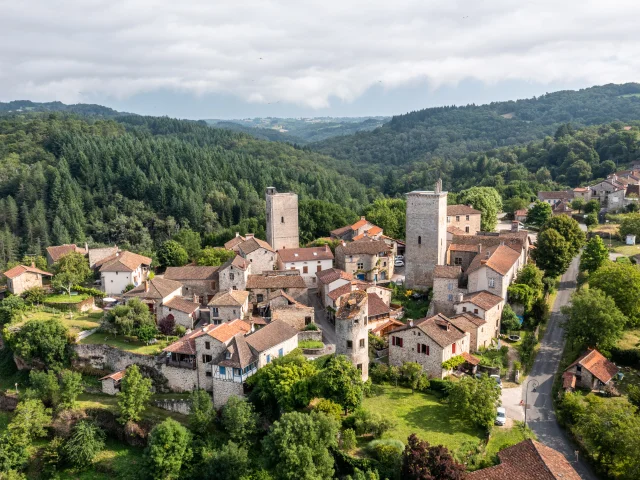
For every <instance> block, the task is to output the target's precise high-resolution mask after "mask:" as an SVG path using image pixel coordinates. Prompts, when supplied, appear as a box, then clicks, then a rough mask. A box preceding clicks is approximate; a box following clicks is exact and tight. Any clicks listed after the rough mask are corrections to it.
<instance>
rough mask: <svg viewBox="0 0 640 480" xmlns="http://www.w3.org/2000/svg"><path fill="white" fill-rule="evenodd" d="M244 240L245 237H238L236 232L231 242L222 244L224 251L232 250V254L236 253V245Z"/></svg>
mask: <svg viewBox="0 0 640 480" xmlns="http://www.w3.org/2000/svg"><path fill="white" fill-rule="evenodd" d="M245 240H246V238H245V237H243V236H242V235H240V234H239V233H238V232H236V236H235V237H233V238H232V239H231V240H229V241H228V242H226V243H225V244H224V248H225V249H226V250H233V251H234V252H236V253H238V250H239V249H238V245H240V244H241V243H242V242H244V241H245Z"/></svg>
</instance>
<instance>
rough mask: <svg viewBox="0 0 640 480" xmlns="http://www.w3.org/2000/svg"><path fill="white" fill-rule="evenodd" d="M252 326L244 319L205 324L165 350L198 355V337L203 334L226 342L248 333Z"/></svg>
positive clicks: (164, 350)
mask: <svg viewBox="0 0 640 480" xmlns="http://www.w3.org/2000/svg"><path fill="white" fill-rule="evenodd" d="M250 330H251V327H250V326H249V325H248V324H247V323H246V322H243V321H242V320H232V321H231V322H225V323H221V324H219V325H213V324H209V325H205V326H204V327H200V328H198V329H196V330H194V331H192V332H191V333H187V334H186V335H185V336H183V337H182V338H180V339H179V340H177V341H175V342H173V343H172V344H171V345H169V346H167V347H166V348H164V349H163V350H162V351H163V352H170V353H183V354H185V355H196V342H195V340H196V338H198V337H200V336H202V335H208V336H210V337H212V338H215V339H216V340H218V341H220V342H222V343H226V342H227V341H229V340H230V339H231V338H233V337H234V336H235V335H237V334H238V333H247V332H249V331H250Z"/></svg>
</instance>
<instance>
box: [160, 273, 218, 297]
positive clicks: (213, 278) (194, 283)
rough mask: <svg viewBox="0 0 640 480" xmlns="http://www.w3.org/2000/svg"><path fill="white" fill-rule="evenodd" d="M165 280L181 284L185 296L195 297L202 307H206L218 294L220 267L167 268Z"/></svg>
mask: <svg viewBox="0 0 640 480" xmlns="http://www.w3.org/2000/svg"><path fill="white" fill-rule="evenodd" d="M164 278H166V279H167V280H175V281H176V282H180V283H181V284H182V293H183V294H184V296H185V297H193V296H194V295H195V296H196V298H197V301H198V302H199V303H200V304H201V305H206V304H207V303H208V302H209V301H210V300H211V299H212V298H213V297H214V296H215V294H216V293H218V282H217V280H218V267H207V266H199V265H187V266H184V267H167V270H166V271H165V272H164Z"/></svg>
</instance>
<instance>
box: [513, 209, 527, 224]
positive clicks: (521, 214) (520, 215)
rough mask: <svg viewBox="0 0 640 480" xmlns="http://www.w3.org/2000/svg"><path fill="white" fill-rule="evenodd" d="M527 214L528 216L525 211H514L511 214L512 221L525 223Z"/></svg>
mask: <svg viewBox="0 0 640 480" xmlns="http://www.w3.org/2000/svg"><path fill="white" fill-rule="evenodd" d="M528 214H529V211H528V210H527V209H522V210H516V211H515V212H513V219H514V220H515V221H516V222H521V223H524V222H526V221H527V215H528Z"/></svg>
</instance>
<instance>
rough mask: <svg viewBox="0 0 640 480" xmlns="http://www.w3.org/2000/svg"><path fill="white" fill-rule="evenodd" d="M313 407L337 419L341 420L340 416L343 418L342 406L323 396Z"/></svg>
mask: <svg viewBox="0 0 640 480" xmlns="http://www.w3.org/2000/svg"><path fill="white" fill-rule="evenodd" d="M313 409H314V410H315V411H317V412H322V413H324V414H325V415H328V416H329V417H331V418H334V419H335V420H336V421H340V418H342V411H343V408H342V406H340V405H339V404H337V403H336V402H334V401H333V400H329V399H327V398H321V399H320V400H318V403H316V404H315V405H314V407H313Z"/></svg>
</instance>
